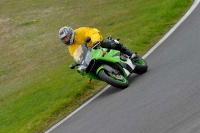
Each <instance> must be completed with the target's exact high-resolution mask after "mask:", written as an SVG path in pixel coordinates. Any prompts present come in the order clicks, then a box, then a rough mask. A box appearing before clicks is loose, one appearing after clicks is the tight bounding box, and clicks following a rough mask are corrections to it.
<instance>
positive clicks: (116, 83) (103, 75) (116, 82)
mask: <svg viewBox="0 0 200 133" xmlns="http://www.w3.org/2000/svg"><path fill="white" fill-rule="evenodd" d="M98 76H99V78H100V79H102V80H103V81H105V82H106V83H108V84H110V85H112V86H114V87H117V88H121V89H125V88H126V87H128V85H129V82H128V80H127V79H126V78H124V77H123V76H122V77H123V79H122V80H117V79H114V78H113V77H111V76H110V75H109V74H108V73H107V71H106V70H104V69H101V70H100V71H99V73H98Z"/></svg>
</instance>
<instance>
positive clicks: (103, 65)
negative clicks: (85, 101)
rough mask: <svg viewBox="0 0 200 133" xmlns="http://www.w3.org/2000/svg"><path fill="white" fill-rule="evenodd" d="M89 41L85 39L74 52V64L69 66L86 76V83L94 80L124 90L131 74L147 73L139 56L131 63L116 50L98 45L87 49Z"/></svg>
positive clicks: (127, 57)
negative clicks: (87, 79) (87, 78)
mask: <svg viewBox="0 0 200 133" xmlns="http://www.w3.org/2000/svg"><path fill="white" fill-rule="evenodd" d="M90 41H91V38H90V37H87V38H86V39H85V42H84V43H83V44H81V45H80V46H79V47H78V48H77V49H76V50H75V52H74V61H75V64H71V65H70V68H71V69H74V68H75V67H77V72H78V73H80V74H81V75H83V76H88V77H89V81H88V83H91V80H92V79H96V80H101V81H105V82H106V83H108V84H110V85H111V86H114V87H117V88H121V89H124V88H126V87H128V86H129V82H128V78H129V77H130V76H131V74H132V73H136V74H143V73H145V72H146V71H147V69H148V66H147V63H146V62H145V60H144V59H142V58H141V57H140V56H138V55H136V58H135V60H134V61H131V60H130V59H129V56H128V55H125V54H123V53H121V52H120V51H118V50H114V49H108V48H102V47H101V46H100V45H99V44H100V43H97V44H95V45H94V46H93V47H92V48H88V47H87V43H88V42H90Z"/></svg>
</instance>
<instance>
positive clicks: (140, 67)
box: [133, 56, 148, 74]
mask: <svg viewBox="0 0 200 133" xmlns="http://www.w3.org/2000/svg"><path fill="white" fill-rule="evenodd" d="M137 58H138V59H137V60H136V61H134V62H133V64H134V65H136V67H135V69H134V70H133V72H134V73H136V74H143V73H145V72H146V71H147V69H148V65H147V63H146V61H145V60H144V59H142V58H141V57H139V56H138V57H137Z"/></svg>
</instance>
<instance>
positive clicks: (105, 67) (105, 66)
mask: <svg viewBox="0 0 200 133" xmlns="http://www.w3.org/2000/svg"><path fill="white" fill-rule="evenodd" d="M101 69H104V70H107V71H109V72H114V71H113V69H112V67H110V66H109V65H106V64H104V65H101V66H100V67H99V68H98V69H97V71H96V74H98V73H99V71H100V70H101Z"/></svg>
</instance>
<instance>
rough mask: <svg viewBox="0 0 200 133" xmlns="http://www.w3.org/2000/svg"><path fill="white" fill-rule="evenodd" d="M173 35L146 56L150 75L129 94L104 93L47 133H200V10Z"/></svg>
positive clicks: (136, 78) (138, 78) (137, 79)
mask: <svg viewBox="0 0 200 133" xmlns="http://www.w3.org/2000/svg"><path fill="white" fill-rule="evenodd" d="M195 3H199V0H196V1H195ZM172 30H173V32H171V33H170V34H168V35H167V36H166V38H165V39H162V41H160V43H159V44H157V45H158V46H156V47H154V48H152V50H150V51H151V52H149V54H148V55H145V58H146V61H147V63H148V65H149V70H148V72H147V73H145V74H143V75H133V76H132V77H131V78H130V80H129V81H130V86H129V87H128V88H126V89H125V90H120V89H117V88H114V87H109V88H106V89H104V90H103V91H102V92H101V93H100V94H98V95H97V96H95V98H93V99H92V100H90V101H89V102H87V103H85V104H84V105H83V106H81V107H80V109H78V110H76V111H75V112H73V113H72V114H70V115H69V116H67V117H66V118H65V119H63V120H62V121H61V122H59V123H58V124H56V125H54V126H53V127H52V128H50V129H49V130H48V131H46V133H200V52H199V51H200V5H199V4H198V5H197V7H196V8H195V9H194V11H193V12H192V13H191V14H190V15H189V16H188V17H187V18H186V19H185V20H184V21H183V22H181V23H180V24H179V25H178V26H177V27H175V28H174V29H173V28H172ZM86 105H87V106H86Z"/></svg>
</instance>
